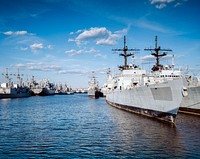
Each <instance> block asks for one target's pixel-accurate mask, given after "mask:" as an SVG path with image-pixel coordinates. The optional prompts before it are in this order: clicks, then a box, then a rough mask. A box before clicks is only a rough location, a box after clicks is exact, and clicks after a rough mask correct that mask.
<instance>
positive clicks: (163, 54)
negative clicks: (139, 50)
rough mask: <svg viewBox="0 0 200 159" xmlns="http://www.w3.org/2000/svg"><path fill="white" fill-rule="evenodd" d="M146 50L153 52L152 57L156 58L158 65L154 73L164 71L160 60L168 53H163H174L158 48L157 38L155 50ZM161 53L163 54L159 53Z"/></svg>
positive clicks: (155, 66) (154, 68) (156, 38)
mask: <svg viewBox="0 0 200 159" xmlns="http://www.w3.org/2000/svg"><path fill="white" fill-rule="evenodd" d="M144 50H145V51H151V52H152V53H151V55H153V56H154V57H155V58H156V64H155V65H154V66H153V68H152V70H153V71H158V70H160V69H162V67H163V66H162V65H161V64H160V58H161V57H164V56H166V55H167V52H163V51H172V50H171V49H161V47H160V46H158V37H157V36H156V37H155V48H154V49H150V48H147V49H144ZM160 51H161V52H162V53H159V52H160Z"/></svg>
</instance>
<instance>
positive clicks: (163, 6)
mask: <svg viewBox="0 0 200 159" xmlns="http://www.w3.org/2000/svg"><path fill="white" fill-rule="evenodd" d="M166 6H167V5H166V4H164V3H161V4H159V5H156V8H158V9H163V8H165V7H166Z"/></svg>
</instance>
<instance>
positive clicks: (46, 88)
mask: <svg viewBox="0 0 200 159" xmlns="http://www.w3.org/2000/svg"><path fill="white" fill-rule="evenodd" d="M41 87H42V92H41V93H39V94H38V95H39V96H48V95H54V94H55V91H56V88H55V85H54V84H53V83H51V82H49V80H47V79H46V80H43V81H42V83H41Z"/></svg>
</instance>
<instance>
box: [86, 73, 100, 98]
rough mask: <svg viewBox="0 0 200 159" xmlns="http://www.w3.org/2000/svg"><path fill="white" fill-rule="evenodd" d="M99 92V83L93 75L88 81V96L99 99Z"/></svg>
mask: <svg viewBox="0 0 200 159" xmlns="http://www.w3.org/2000/svg"><path fill="white" fill-rule="evenodd" d="M98 91H99V86H98V81H97V79H96V77H95V76H94V75H93V76H92V77H91V78H90V80H89V81H88V92H87V94H88V96H89V97H92V98H98V96H97V93H98Z"/></svg>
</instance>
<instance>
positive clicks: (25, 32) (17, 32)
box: [3, 30, 28, 35]
mask: <svg viewBox="0 0 200 159" xmlns="http://www.w3.org/2000/svg"><path fill="white" fill-rule="evenodd" d="M3 34H4V35H25V34H28V32H27V31H25V30H22V31H16V32H13V31H7V32H3Z"/></svg>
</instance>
